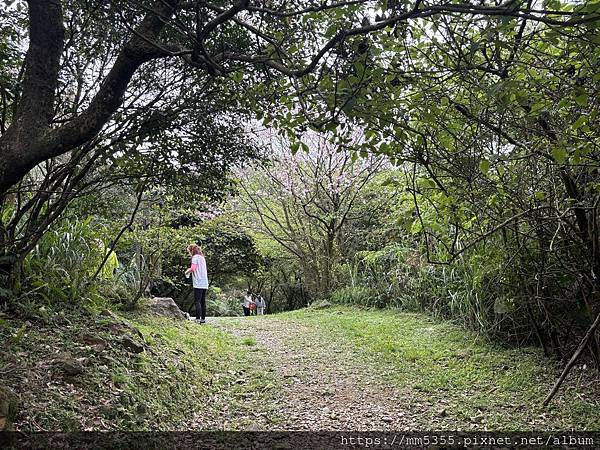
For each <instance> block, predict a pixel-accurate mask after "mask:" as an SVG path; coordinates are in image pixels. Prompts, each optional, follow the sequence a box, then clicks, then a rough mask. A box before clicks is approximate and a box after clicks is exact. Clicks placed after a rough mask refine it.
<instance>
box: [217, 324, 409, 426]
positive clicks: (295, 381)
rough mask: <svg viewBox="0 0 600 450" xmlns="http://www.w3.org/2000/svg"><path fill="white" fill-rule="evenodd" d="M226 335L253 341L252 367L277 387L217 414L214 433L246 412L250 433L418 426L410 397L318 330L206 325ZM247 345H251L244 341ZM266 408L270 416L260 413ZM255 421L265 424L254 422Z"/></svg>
mask: <svg viewBox="0 0 600 450" xmlns="http://www.w3.org/2000/svg"><path fill="white" fill-rule="evenodd" d="M209 323H210V324H212V325H213V326H217V327H219V328H221V329H224V330H226V331H227V332H229V333H232V334H235V335H237V336H240V337H243V338H246V339H247V340H251V339H254V340H255V341H256V345H255V346H253V348H254V352H255V362H256V363H257V364H264V365H266V366H267V365H268V366H270V367H272V370H273V372H274V377H277V378H278V379H279V380H280V382H281V384H282V388H281V389H278V390H276V393H275V397H274V398H272V399H270V404H269V405H265V404H264V399H263V401H262V403H261V402H258V403H252V399H249V404H247V405H245V407H244V408H241V410H240V409H239V408H238V409H237V411H236V410H235V408H233V409H232V408H230V411H229V412H228V413H226V414H223V413H222V412H221V413H220V416H221V420H220V422H221V423H219V424H218V428H223V427H227V426H228V425H227V424H226V423H223V422H225V421H227V422H231V421H233V422H235V421H236V418H235V416H236V415H238V416H245V415H247V414H248V410H250V409H252V410H253V413H254V414H256V416H257V418H259V420H256V421H255V422H254V424H253V426H251V428H252V429H256V430H259V429H270V430H277V429H279V430H354V431H360V430H388V429H392V430H414V429H417V428H418V425H419V421H418V419H417V418H416V417H414V416H413V415H412V414H414V413H411V411H415V410H419V409H420V408H418V407H417V408H413V407H412V406H418V405H413V404H411V401H410V400H409V399H410V398H411V396H409V395H408V396H407V395H406V394H404V395H403V393H402V392H401V391H400V390H398V388H394V387H393V386H391V385H389V384H386V383H385V382H384V381H382V380H381V379H380V376H379V375H377V374H375V373H374V371H373V370H371V367H369V364H365V363H364V362H363V361H361V359H360V355H359V354H357V353H355V352H354V351H353V350H352V349H351V348H349V346H343V345H342V346H340V345H335V344H333V343H332V342H331V340H330V339H328V338H327V336H324V335H323V334H322V333H320V332H319V331H318V330H316V329H313V328H310V327H308V326H306V325H304V324H300V323H297V322H294V321H291V320H281V319H275V318H271V317H268V318H267V317H265V318H249V319H237V318H219V319H211V320H210V321H209ZM249 342H250V343H252V341H249ZM266 409H270V412H269V413H268V414H267V413H264V414H263V413H262V411H264V410H266ZM275 412H276V416H277V417H275V416H274V414H275ZM261 418H264V419H268V420H260V419H261Z"/></svg>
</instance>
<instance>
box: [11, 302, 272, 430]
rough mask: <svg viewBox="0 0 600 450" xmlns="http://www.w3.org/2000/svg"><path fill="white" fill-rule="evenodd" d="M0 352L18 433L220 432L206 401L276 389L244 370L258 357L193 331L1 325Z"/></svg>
mask: <svg viewBox="0 0 600 450" xmlns="http://www.w3.org/2000/svg"><path fill="white" fill-rule="evenodd" d="M126 341H127V342H126ZM132 342H133V344H132ZM0 343H2V345H1V347H0V348H1V350H0V368H1V369H0V370H2V381H1V382H0V385H1V386H0V387H7V388H9V389H11V390H12V391H13V392H15V393H16V394H17V396H18V398H19V408H18V415H17V418H16V420H15V428H17V429H19V430H24V431H32V430H35V431H40V430H52V431H54V430H61V431H72V430H173V429H189V428H188V427H189V426H192V425H190V424H193V426H194V427H195V428H200V429H201V428H218V427H219V423H218V420H219V418H218V411H217V410H216V407H215V403H214V402H207V399H209V398H211V397H217V396H218V392H219V391H221V390H223V389H226V390H227V391H228V396H229V397H228V399H229V401H230V402H235V401H237V400H239V399H243V398H244V396H245V395H246V394H247V392H248V391H252V392H254V393H256V396H258V397H260V396H263V397H264V396H268V395H269V392H270V390H272V389H274V388H276V385H275V384H274V383H273V381H272V380H271V374H270V372H269V368H268V367H267V366H265V365H264V364H255V363H253V362H252V361H251V360H253V359H255V358H256V357H257V355H256V354H254V353H253V352H252V350H253V348H252V347H251V346H249V345H248V344H249V343H242V342H240V340H239V339H238V338H236V337H234V336H231V335H229V334H227V333H224V332H222V331H219V330H218V329H216V328H214V327H212V326H199V325H197V324H194V323H190V322H178V321H174V320H170V319H160V318H155V317H144V316H129V317H128V320H127V321H123V319H122V318H120V317H117V316H114V315H104V316H102V315H96V316H90V315H85V314H82V313H72V314H69V315H68V316H67V315H64V314H60V315H59V314H56V315H54V316H53V317H52V318H51V319H50V320H48V321H46V322H45V323H41V322H30V321H23V320H19V319H14V318H7V317H4V318H2V320H1V322H0ZM240 379H243V383H240V382H239V380H240ZM240 401H241V400H240ZM248 420H249V421H250V420H251V418H249V419H248ZM238 423H239V425H240V426H245V425H247V423H245V422H244V421H243V420H240V421H239V422H238Z"/></svg>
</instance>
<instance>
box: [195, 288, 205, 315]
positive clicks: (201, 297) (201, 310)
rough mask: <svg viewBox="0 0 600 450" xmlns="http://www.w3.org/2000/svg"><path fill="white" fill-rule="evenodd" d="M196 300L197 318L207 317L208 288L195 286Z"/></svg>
mask: <svg viewBox="0 0 600 450" xmlns="http://www.w3.org/2000/svg"><path fill="white" fill-rule="evenodd" d="M194 300H195V301H196V319H202V320H204V318H205V317H206V289H198V288H194Z"/></svg>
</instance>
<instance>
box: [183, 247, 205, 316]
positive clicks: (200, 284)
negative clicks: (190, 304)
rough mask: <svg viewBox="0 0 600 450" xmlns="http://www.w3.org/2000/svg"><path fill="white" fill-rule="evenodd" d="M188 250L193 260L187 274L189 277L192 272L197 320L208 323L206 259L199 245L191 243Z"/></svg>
mask: <svg viewBox="0 0 600 450" xmlns="http://www.w3.org/2000/svg"><path fill="white" fill-rule="evenodd" d="M187 251H188V253H189V254H190V256H191V257H192V262H191V265H190V267H189V268H188V269H187V270H186V271H185V276H186V277H189V274H190V273H191V274H192V285H193V286H194V301H195V303H196V322H198V323H206V290H207V289H208V274H207V272H206V260H205V259H204V253H203V252H202V248H200V246H199V245H196V244H192V245H189V246H188V248H187Z"/></svg>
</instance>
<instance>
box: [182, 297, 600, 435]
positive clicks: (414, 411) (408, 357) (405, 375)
mask: <svg viewBox="0 0 600 450" xmlns="http://www.w3.org/2000/svg"><path fill="white" fill-rule="evenodd" d="M202 327H204V326H202ZM206 327H210V328H214V329H215V331H217V330H219V331H220V332H225V335H227V336H230V337H232V338H233V339H235V342H237V344H236V345H237V348H238V352H239V354H240V355H242V356H241V357H242V360H243V361H245V362H243V364H241V366H240V365H239V366H237V368H236V369H235V370H230V367H227V366H225V365H223V363H222V364H221V374H223V373H224V374H225V375H219V376H218V377H217V378H215V379H214V382H212V383H213V384H212V388H211V389H210V394H208V397H207V398H206V401H205V402H203V405H202V406H200V407H199V408H198V410H197V411H196V415H195V417H194V418H193V419H192V420H191V421H190V422H189V423H188V425H187V427H189V428H190V429H195V430H201V429H213V430H214V429H222V430H256V431H258V430H311V431H312V430H315V431H317V430H319V431H325V430H355V431H368V430H396V431H408V430H426V429H436V430H464V431H485V430H506V431H509V430H553V429H554V430H556V429H564V428H565V427H567V426H569V424H571V425H572V426H575V427H578V428H579V429H582V430H586V429H587V430H589V429H592V430H594V429H597V427H598V426H599V424H600V404H598V400H597V399H598V389H599V386H600V384H599V383H598V381H600V380H599V379H598V377H597V376H596V375H595V374H592V373H590V372H589V371H587V370H586V369H585V368H583V367H581V368H579V369H577V370H575V371H574V372H573V373H572V374H571V376H570V378H569V380H568V382H567V383H565V386H564V387H563V389H562V391H561V394H560V395H559V396H557V397H556V398H555V400H554V401H553V403H552V404H551V405H550V407H548V408H544V407H543V406H542V401H543V399H544V397H545V395H546V394H547V392H548V390H549V389H550V388H551V387H552V384H553V383H554V381H555V380H556V377H557V376H558V374H559V370H558V367H557V366H556V365H555V364H553V363H552V361H550V360H548V359H546V358H544V357H543V355H542V354H541V351H540V350H539V349H534V348H529V349H508V348H501V347H498V346H494V345H492V344H490V343H486V342H484V341H481V340H479V339H478V338H477V337H476V336H475V335H473V334H471V333H469V332H467V331H465V330H463V329H460V328H459V327H456V326H455V325H452V324H451V323H449V322H445V321H438V320H435V319H432V318H429V317H427V316H425V315H422V314H411V313H399V312H393V311H374V310H361V309H352V308H345V307H333V308H329V309H325V310H317V309H310V308H309V309H306V310H300V311H295V312H292V313H285V314H276V315H271V316H263V317H242V318H226V317H223V318H211V319H210V320H209V321H208V325H206ZM198 330H200V329H198ZM209 345H210V344H209ZM225 364H227V362H225ZM223 377H224V378H225V380H223Z"/></svg>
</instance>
